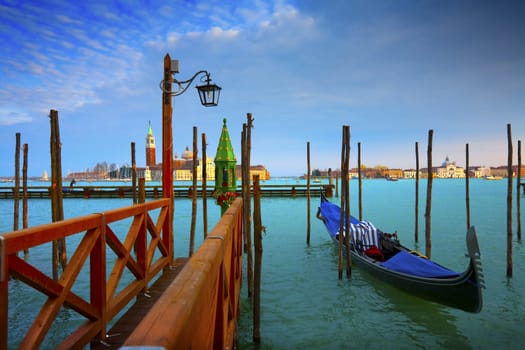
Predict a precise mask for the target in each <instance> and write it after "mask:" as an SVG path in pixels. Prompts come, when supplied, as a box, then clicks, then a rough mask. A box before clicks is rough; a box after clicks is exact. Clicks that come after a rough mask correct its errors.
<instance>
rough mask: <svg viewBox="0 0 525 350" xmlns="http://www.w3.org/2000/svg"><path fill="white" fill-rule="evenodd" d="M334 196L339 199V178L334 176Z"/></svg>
mask: <svg viewBox="0 0 525 350" xmlns="http://www.w3.org/2000/svg"><path fill="white" fill-rule="evenodd" d="M335 196H336V197H339V177H338V176H337V175H336V176H335Z"/></svg>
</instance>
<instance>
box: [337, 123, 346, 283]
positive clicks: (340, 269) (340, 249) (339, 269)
mask: <svg viewBox="0 0 525 350" xmlns="http://www.w3.org/2000/svg"><path fill="white" fill-rule="evenodd" d="M347 185H348V172H347V170H346V168H345V126H344V125H343V135H342V138H341V206H340V214H339V237H338V243H339V244H338V252H339V254H338V264H337V276H338V277H339V279H340V280H342V279H343V239H344V234H345V231H344V230H345V223H344V215H345V214H344V213H345V212H344V210H345V203H346V202H345V196H346V186H347Z"/></svg>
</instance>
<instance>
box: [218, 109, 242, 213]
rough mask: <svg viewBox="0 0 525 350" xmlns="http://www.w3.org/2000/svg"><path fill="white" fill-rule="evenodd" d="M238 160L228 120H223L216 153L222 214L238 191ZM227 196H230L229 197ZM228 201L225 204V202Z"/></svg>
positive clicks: (219, 201) (219, 202) (219, 200)
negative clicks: (236, 171) (236, 174)
mask: <svg viewBox="0 0 525 350" xmlns="http://www.w3.org/2000/svg"><path fill="white" fill-rule="evenodd" d="M236 166H237V159H236V158H235V153H234V152H233V147H232V143H231V140H230V134H229V133H228V128H227V127H226V118H224V119H223V125H222V132H221V138H220V140H219V144H218V146H217V152H216V153H215V197H216V198H217V203H218V204H219V205H221V208H222V213H223V214H224V212H225V211H226V209H228V207H229V206H230V203H229V200H232V201H233V199H234V198H232V197H234V196H236V195H233V193H235V191H236V190H237V177H236V176H235V168H236ZM227 194H230V195H229V196H228V195H227ZM224 199H226V201H225V202H224V203H223V200H224Z"/></svg>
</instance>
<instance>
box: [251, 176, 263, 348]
mask: <svg viewBox="0 0 525 350" xmlns="http://www.w3.org/2000/svg"><path fill="white" fill-rule="evenodd" d="M262 231H263V227H262V223H261V187H260V186H259V175H254V177H253V240H254V246H255V265H254V281H253V284H254V288H253V292H254V294H253V341H254V342H255V343H260V342H261V331H260V324H261V321H260V320H261V316H260V315H261V272H262V253H263V247H262Z"/></svg>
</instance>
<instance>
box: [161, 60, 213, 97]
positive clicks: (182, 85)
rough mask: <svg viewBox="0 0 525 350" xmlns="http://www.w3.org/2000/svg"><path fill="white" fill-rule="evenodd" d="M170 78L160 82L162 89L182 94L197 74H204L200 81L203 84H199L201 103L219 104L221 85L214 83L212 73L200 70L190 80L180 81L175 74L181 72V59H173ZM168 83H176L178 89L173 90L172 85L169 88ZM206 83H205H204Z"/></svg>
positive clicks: (172, 94) (168, 92) (171, 93)
mask: <svg viewBox="0 0 525 350" xmlns="http://www.w3.org/2000/svg"><path fill="white" fill-rule="evenodd" d="M169 73H170V79H168V81H165V80H162V81H161V82H160V89H161V90H162V91H163V92H165V93H167V94H169V95H170V96H179V95H182V94H183V93H184V92H186V90H188V88H189V87H190V85H191V83H192V82H193V81H194V80H195V78H197V76H199V75H202V76H201V78H200V81H201V82H202V83H203V84H202V85H198V86H197V90H198V92H199V98H200V100H201V104H202V105H203V106H204V107H215V106H217V105H218V104H219V96H220V94H221V87H220V86H218V85H216V84H212V83H211V78H210V73H209V72H208V71H205V70H200V71H198V72H197V73H195V74H194V75H193V76H192V77H191V78H190V79H188V80H182V81H179V80H177V79H176V78H175V76H174V75H175V74H177V73H179V61H178V60H171V61H170V68H169ZM167 83H168V84H170V83H171V84H172V85H173V84H176V85H177V87H178V89H177V90H175V91H172V90H171V86H170V87H169V88H168V87H167V86H166V85H167ZM204 83H205V84H204Z"/></svg>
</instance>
